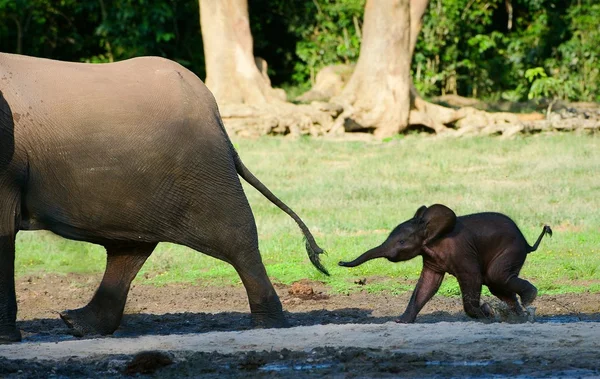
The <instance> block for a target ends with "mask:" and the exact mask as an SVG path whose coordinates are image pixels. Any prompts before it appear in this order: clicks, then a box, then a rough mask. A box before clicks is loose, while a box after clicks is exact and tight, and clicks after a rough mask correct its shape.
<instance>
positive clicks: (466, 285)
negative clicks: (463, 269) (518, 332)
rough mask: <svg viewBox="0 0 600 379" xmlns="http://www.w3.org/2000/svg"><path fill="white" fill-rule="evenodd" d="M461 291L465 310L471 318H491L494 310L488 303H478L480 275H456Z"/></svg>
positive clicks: (479, 298) (479, 297)
mask: <svg viewBox="0 0 600 379" xmlns="http://www.w3.org/2000/svg"><path fill="white" fill-rule="evenodd" d="M457 279H458V284H459V286H460V292H461V293H462V301H463V307H464V309H465V312H466V313H467V315H468V316H469V317H472V318H493V317H494V311H493V310H492V307H490V305H489V304H488V303H483V304H480V300H481V286H482V284H481V277H480V276H478V275H473V276H471V275H467V277H457Z"/></svg>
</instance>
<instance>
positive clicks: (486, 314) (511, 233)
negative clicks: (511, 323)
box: [339, 204, 552, 323]
mask: <svg viewBox="0 0 600 379" xmlns="http://www.w3.org/2000/svg"><path fill="white" fill-rule="evenodd" d="M546 233H548V234H549V235H550V236H552V230H551V229H550V227H549V226H547V225H545V226H544V228H543V230H542V233H541V234H540V236H539V237H538V239H537V241H536V242H535V244H534V245H533V246H529V244H528V243H527V241H526V240H525V237H523V234H522V233H521V231H520V230H519V228H518V227H517V225H516V224H515V223H514V221H512V220H511V219H510V218H509V217H507V216H505V215H503V214H500V213H491V212H486V213H475V214H471V215H467V216H461V217H456V214H455V213H454V212H453V211H452V210H451V209H450V208H448V207H446V206H444V205H441V204H435V205H432V206H430V207H429V208H427V207H426V206H422V207H421V208H419V209H418V210H417V213H415V216H414V217H413V218H412V219H410V220H408V221H405V222H403V223H401V224H400V225H398V226H397V227H396V228H395V229H394V230H393V231H392V232H391V233H390V235H389V237H388V238H387V239H386V240H385V242H383V244H381V245H380V246H377V247H375V248H373V249H371V250H369V251H367V252H366V253H364V254H362V255H361V256H360V257H358V258H356V259H355V260H353V261H352V262H340V263H339V265H340V266H345V267H355V266H358V265H360V264H362V263H364V262H366V261H368V260H370V259H374V258H380V257H384V258H387V259H388V260H389V261H391V262H400V261H407V260H409V259H412V258H414V257H416V256H417V255H422V256H423V271H421V277H420V278H419V281H418V282H417V286H416V288H415V290H414V292H413V294H412V296H411V298H410V301H409V303H408V306H407V307H406V310H405V311H404V314H402V316H400V319H398V320H396V321H397V322H401V323H411V322H414V321H415V318H416V317H417V314H418V313H419V311H420V310H421V309H422V308H423V306H424V305H425V303H427V302H428V301H429V299H431V297H432V296H433V295H434V294H435V293H436V292H437V290H438V289H439V288H440V284H441V283H442V279H443V278H444V274H445V273H446V272H447V273H449V274H451V275H454V276H455V277H456V279H457V280H458V284H459V286H460V291H461V293H462V299H463V305H464V308H465V312H466V313H467V314H468V315H469V316H470V317H474V318H492V317H493V311H492V308H491V307H490V306H489V305H488V304H487V303H483V304H481V305H480V297H481V286H482V285H483V284H485V285H486V286H487V287H488V288H489V289H490V292H491V293H492V294H493V295H494V296H496V297H498V298H499V299H500V300H502V301H504V302H506V304H508V306H509V307H510V309H511V310H513V311H514V312H515V313H517V314H522V313H523V309H522V308H521V306H520V305H519V302H518V300H517V296H516V295H517V294H518V295H519V297H520V298H521V303H522V304H523V306H527V305H529V304H531V303H532V302H533V300H534V299H535V298H536V296H537V289H536V288H535V287H534V286H533V285H532V284H531V283H529V282H528V281H527V280H524V279H520V278H519V277H518V276H519V271H521V267H523V263H525V258H526V257H527V254H529V253H531V252H532V251H535V250H536V249H537V247H538V245H539V244H540V241H541V240H542V237H544V234H546Z"/></svg>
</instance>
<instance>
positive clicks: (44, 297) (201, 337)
mask: <svg viewBox="0 0 600 379" xmlns="http://www.w3.org/2000/svg"><path fill="white" fill-rule="evenodd" d="M99 280H100V277H99V276H98V275H89V276H82V275H68V276H56V275H47V276H30V277H25V278H21V279H20V280H18V281H17V296H18V302H19V314H18V326H19V327H20V328H21V330H22V333H23V337H24V342H23V343H21V344H16V345H4V346H0V377H36V378H37V377H40V378H41V377H106V376H111V377H113V376H121V375H146V374H149V375H154V376H157V377H182V376H201V377H214V378H217V377H219V378H223V377H289V376H290V375H294V376H296V377H357V378H360V377H477V378H479V377H481V378H484V377H486V378H487V377H496V376H497V377H502V376H520V377H523V378H529V377H600V294H597V293H596V294H593V293H584V294H568V295H553V296H540V297H538V299H537V300H536V301H535V302H534V304H533V305H534V307H535V317H534V318H533V319H534V320H535V321H534V322H531V319H532V317H533V316H529V321H528V320H527V319H526V318H521V319H515V318H512V317H508V318H507V315H505V314H504V311H503V307H502V305H501V304H499V303H498V302H497V301H496V300H494V299H493V298H492V299H486V300H488V301H490V303H491V304H492V305H493V306H494V307H495V309H496V311H497V318H498V322H493V323H484V322H474V321H472V320H470V319H469V318H468V317H466V316H465V314H464V312H463V311H462V306H461V302H460V299H458V298H444V297H442V296H435V297H434V298H433V299H432V300H431V301H430V302H429V303H428V304H427V305H426V306H425V308H424V309H423V311H422V312H421V314H420V315H419V317H418V318H417V322H416V324H414V325H400V324H396V323H393V320H394V319H395V317H397V316H398V315H399V314H401V313H402V311H403V310H404V307H405V306H406V304H407V302H408V298H409V296H410V294H402V295H397V296H395V295H391V294H368V293H366V292H357V293H353V294H350V295H340V294H335V293H331V292H329V291H328V290H327V288H326V287H325V286H323V285H322V284H321V283H318V282H303V283H299V284H296V285H294V286H287V285H282V284H276V289H277V291H278V293H279V295H280V297H281V300H282V303H283V306H284V309H285V311H286V313H287V316H288V320H289V322H290V326H291V327H292V328H290V329H283V330H282V329H278V330H250V317H249V311H248V305H247V299H246V294H245V291H244V289H243V287H242V285H241V284H240V285H238V286H230V287H227V286H226V287H218V288H216V287H203V286H202V285H189V284H188V285H186V284H177V285H167V286H164V287H154V286H148V285H141V284H134V285H133V287H132V289H131V293H130V296H129V300H128V305H127V308H126V311H125V312H126V315H125V317H124V319H123V321H122V326H121V328H120V329H119V330H118V331H117V332H116V333H115V335H114V336H112V337H104V338H100V339H93V338H91V337H90V338H85V339H81V338H76V337H73V336H71V335H70V334H69V330H68V329H67V328H66V327H65V326H64V324H63V323H62V321H60V318H59V317H58V312H59V311H62V310H64V309H72V308H76V307H80V306H83V305H85V303H86V302H87V300H89V298H90V297H91V295H92V294H93V291H94V290H95V288H96V286H97V284H98V282H99ZM357 286H358V284H357ZM147 350H152V351H158V352H157V353H155V354H154V355H152V354H150V355H144V354H145V353H142V355H141V356H139V357H136V354H137V353H140V352H144V351H147ZM163 365H164V367H163Z"/></svg>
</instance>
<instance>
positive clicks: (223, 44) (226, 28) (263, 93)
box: [199, 0, 285, 105]
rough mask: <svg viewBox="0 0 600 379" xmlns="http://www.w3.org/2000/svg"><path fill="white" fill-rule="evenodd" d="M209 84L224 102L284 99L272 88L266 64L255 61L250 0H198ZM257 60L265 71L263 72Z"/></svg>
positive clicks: (261, 101) (235, 102)
mask: <svg viewBox="0 0 600 379" xmlns="http://www.w3.org/2000/svg"><path fill="white" fill-rule="evenodd" d="M199 1H200V25H201V28H202V41H203V43H204V57H205V60H206V85H207V86H208V88H209V89H210V90H211V91H212V93H213V94H214V95H215V98H216V99H217V102H218V103H219V105H221V104H239V103H245V104H261V103H267V102H273V101H280V100H284V99H285V94H283V99H282V93H281V92H278V91H276V90H273V89H272V88H271V83H270V81H269V78H268V76H267V75H266V63H265V62H264V61H259V62H257V61H255V58H254V53H253V45H252V34H251V32H250V22H249V18H248V1H247V0H199ZM257 63H259V64H261V65H262V66H263V67H261V68H262V69H265V72H264V73H263V72H261V70H259V67H258V66H257Z"/></svg>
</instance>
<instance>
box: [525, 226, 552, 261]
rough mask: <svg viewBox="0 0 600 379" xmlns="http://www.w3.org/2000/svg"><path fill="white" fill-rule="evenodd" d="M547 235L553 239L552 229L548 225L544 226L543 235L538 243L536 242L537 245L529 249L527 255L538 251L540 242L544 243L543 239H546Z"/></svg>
mask: <svg viewBox="0 0 600 379" xmlns="http://www.w3.org/2000/svg"><path fill="white" fill-rule="evenodd" d="M546 234H548V235H549V236H550V237H552V229H550V227H549V226H548V225H544V228H543V229H542V233H541V234H540V236H539V237H538V239H537V241H535V244H533V246H530V247H529V251H528V252H527V254H529V253H532V252H534V251H536V250H537V248H538V246H539V245H540V242H541V241H542V238H544V236H545V235H546Z"/></svg>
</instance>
